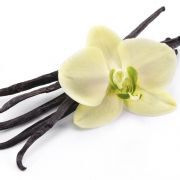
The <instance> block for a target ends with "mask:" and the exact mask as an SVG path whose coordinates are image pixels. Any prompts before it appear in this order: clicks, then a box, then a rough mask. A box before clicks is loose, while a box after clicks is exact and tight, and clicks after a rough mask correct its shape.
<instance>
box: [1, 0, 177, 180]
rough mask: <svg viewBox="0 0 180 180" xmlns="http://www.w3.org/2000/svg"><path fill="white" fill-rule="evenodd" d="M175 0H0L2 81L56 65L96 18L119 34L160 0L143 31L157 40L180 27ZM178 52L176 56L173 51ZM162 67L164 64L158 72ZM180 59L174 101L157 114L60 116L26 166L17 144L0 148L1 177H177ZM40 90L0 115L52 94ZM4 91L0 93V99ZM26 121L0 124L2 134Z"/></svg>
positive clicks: (77, 46)
mask: <svg viewBox="0 0 180 180" xmlns="http://www.w3.org/2000/svg"><path fill="white" fill-rule="evenodd" d="M178 3H179V1H178V0H176V1H172V0H166V1H165V0H159V1H156V0H150V1H145V0H136V1H132V0H125V1H121V0H89V1H87V0H74V1H73V0H59V1H54V0H49V1H46V0H42V1H40V0H31V1H27V0H22V1H20V0H16V1H14V0H12V1H9V0H6V1H5V0H1V1H0V87H5V86H8V85H10V84H13V83H16V82H20V81H23V80H26V79H31V78H33V77H36V76H38V75H41V74H44V73H48V72H51V71H54V70H57V69H58V67H59V66H60V64H61V63H62V62H63V61H64V60H65V59H66V58H67V57H68V56H70V55H71V54H73V53H74V52H76V51H77V50H79V49H81V48H82V47H84V45H85V42H86V35H87V33H88V31H89V29H90V28H91V27H92V26H94V25H99V24H102V25H106V26H108V27H110V28H112V29H113V30H114V31H116V32H117V33H118V34H119V36H121V37H124V36H125V35H127V34H128V33H129V32H130V31H131V30H132V29H133V28H134V27H136V26H137V25H138V23H140V22H141V21H142V20H144V19H145V18H146V17H147V16H149V15H150V14H151V13H152V12H153V11H155V10H156V9H157V8H159V7H160V6H162V5H165V6H166V12H164V13H163V14H162V15H160V17H159V18H158V19H156V20H155V21H154V22H153V23H152V24H151V25H150V26H149V27H148V28H147V29H146V30H145V31H144V32H143V33H142V34H141V35H140V37H146V38H151V39H154V40H157V41H160V40H163V39H164V38H166V37H175V36H178V35H180V21H179V17H180V9H179V4H178ZM178 60H179V59H178ZM159 73H161V72H159ZM179 77H180V64H178V66H177V72H176V74H175V78H174V80H173V82H172V84H171V85H170V88H169V91H170V92H171V94H172V95H173V96H174V97H175V99H176V101H177V104H178V106H177V109H176V110H175V111H174V112H173V113H171V114H168V115H165V116H161V117H153V118H151V117H140V116H136V115H134V114H130V113H128V112H123V114H122V115H121V117H120V118H119V119H118V120H116V121H114V122H113V123H112V124H109V125H108V126H105V127H102V128H99V129H93V130H80V129H78V128H76V127H75V126H74V125H73V124H72V117H69V118H68V119H65V121H64V123H63V124H60V123H58V124H57V125H56V126H55V127H54V128H53V129H52V130H51V131H50V132H48V133H47V134H46V135H45V136H43V137H42V138H41V139H40V140H39V141H37V142H36V143H35V144H34V145H33V146H32V148H30V149H29V151H28V152H27V154H26V155H25V158H24V164H25V165H26V166H27V167H28V169H27V171H25V172H21V171H20V170H19V169H18V168H17V167H16V163H15V158H16V154H17V152H18V151H19V150H20V148H21V147H22V145H23V143H22V144H19V145H18V146H16V147H14V148H11V149H8V150H3V151H0V179H5V180H11V179H13V180H22V179H23V180H24V179H26V180H32V179H33V178H34V179H37V178H39V179H62V180H72V179H73V180H76V179H77V180H101V179H102V180H110V179H112V180H120V179H122V180H132V179H133V180H134V179H135V180H136V179H138V180H141V179H142V180H144V179H145V180H152V179H153V180H157V179H158V180H159V179H173V180H179V179H180V120H179V115H180V93H179V92H180V86H179ZM59 93H60V92H59V91H58V92H55V93H51V94H49V95H40V96H38V97H36V98H33V99H31V100H27V101H25V102H23V103H20V104H19V105H17V106H16V107H15V108H13V109H11V110H9V111H8V112H6V113H4V114H1V115H0V121H5V120H8V119H9V118H12V117H15V116H18V115H20V114H23V113H25V112H27V111H28V110H30V109H32V108H34V107H37V106H38V105H40V104H42V103H43V102H46V101H48V100H49V99H52V98H53V97H55V95H56V94H59ZM8 99H9V97H1V98H0V106H1V105H3V103H4V102H6V101H7V100H8ZM22 129H24V127H20V128H18V129H13V130H10V131H3V132H0V141H3V140H7V139H8V138H10V137H12V136H13V135H15V134H17V133H18V132H19V131H20V130H22Z"/></svg>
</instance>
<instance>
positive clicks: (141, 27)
mask: <svg viewBox="0 0 180 180" xmlns="http://www.w3.org/2000/svg"><path fill="white" fill-rule="evenodd" d="M163 11H165V7H164V6H163V7H161V8H159V9H158V10H157V11H155V12H154V13H153V14H152V15H150V16H149V17H148V18H147V19H146V20H144V21H143V22H142V23H141V24H139V25H138V27H137V28H135V29H134V30H133V31H132V32H131V33H129V34H128V35H127V36H126V37H125V38H124V39H130V38H135V37H137V36H138V35H139V34H140V33H141V32H142V31H143V30H144V29H145V28H146V27H147V26H148V25H149V24H150V23H151V22H152V21H153V20H154V19H156V18H157V17H158V16H159V15H160V14H161V13H162V12H163Z"/></svg>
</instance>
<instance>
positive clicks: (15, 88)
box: [0, 71, 58, 96]
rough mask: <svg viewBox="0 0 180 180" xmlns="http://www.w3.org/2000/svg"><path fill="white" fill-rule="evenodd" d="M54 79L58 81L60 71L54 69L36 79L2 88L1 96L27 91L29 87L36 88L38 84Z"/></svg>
mask: <svg viewBox="0 0 180 180" xmlns="http://www.w3.org/2000/svg"><path fill="white" fill-rule="evenodd" d="M54 81H58V72H57V71H54V72H52V73H49V74H45V75H42V76H40V77H37V78H35V79H31V80H28V81H24V82H20V83H18V84H14V85H12V86H9V87H6V88H3V89H0V96H7V95H12V94H16V93H19V92H22V91H26V90H28V89H32V88H35V87H37V86H41V85H45V84H48V83H52V82H54Z"/></svg>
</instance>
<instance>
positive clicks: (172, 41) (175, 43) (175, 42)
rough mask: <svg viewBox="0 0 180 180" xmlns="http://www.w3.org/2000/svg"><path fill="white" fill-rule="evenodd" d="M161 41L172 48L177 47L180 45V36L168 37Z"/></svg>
mask: <svg viewBox="0 0 180 180" xmlns="http://www.w3.org/2000/svg"><path fill="white" fill-rule="evenodd" d="M161 43H165V44H167V45H168V46H170V47H171V48H172V49H175V48H177V47H179V46H180V36H178V37H176V38H173V39H171V38H166V39H165V40H164V41H161Z"/></svg>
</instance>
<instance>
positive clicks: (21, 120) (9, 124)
mask: <svg viewBox="0 0 180 180" xmlns="http://www.w3.org/2000/svg"><path fill="white" fill-rule="evenodd" d="M65 97H67V95H65V94H62V95H60V96H58V97H56V98H55V99H53V100H51V101H49V102H47V103H45V104H43V105H41V106H39V107H37V108H35V109H33V110H31V111H30V112H28V113H25V114H23V115H21V116H19V117H16V118H14V119H11V120H8V121H5V122H1V123H0V130H5V129H9V128H13V127H15V126H19V125H21V124H25V123H27V122H30V121H32V120H33V119H35V118H37V117H39V116H40V115H42V114H43V113H46V112H48V111H49V110H51V109H53V108H55V107H57V106H58V105H59V104H60V103H61V101H63V100H64V98H65Z"/></svg>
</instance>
